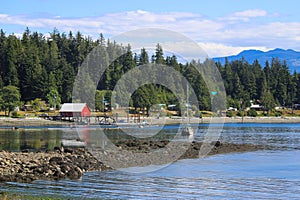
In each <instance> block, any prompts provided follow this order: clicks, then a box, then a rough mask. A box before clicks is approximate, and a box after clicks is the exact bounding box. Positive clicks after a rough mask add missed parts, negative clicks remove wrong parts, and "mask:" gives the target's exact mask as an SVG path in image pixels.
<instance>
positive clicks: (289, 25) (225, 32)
mask: <svg viewBox="0 0 300 200" xmlns="http://www.w3.org/2000/svg"><path fill="white" fill-rule="evenodd" d="M298 5H300V3H299V2H298V1H296V0H285V1H283V0H226V1H225V0H185V1H182V0H151V1H150V0H136V1H134V0H131V1H129V0H111V1H100V0H87V1H75V0H73V1H71V0H26V1H25V0H11V1H3V2H2V3H1V6H0V28H2V29H3V30H4V31H5V32H6V33H7V34H11V33H14V34H16V35H21V34H22V32H23V31H24V30H25V28H26V27H29V29H30V30H31V31H38V32H41V33H44V34H45V35H47V34H49V32H51V31H52V30H53V28H54V27H56V28H57V29H58V30H59V31H60V32H69V31H70V30H71V31H74V32H76V31H80V32H82V33H83V34H85V35H89V36H92V37H93V38H96V37H97V36H98V35H99V33H100V32H102V33H103V34H104V35H105V36H106V37H112V36H115V35H118V34H120V33H123V32H126V31H131V30H135V29H139V28H164V29H168V30H172V31H176V32H178V33H181V34H184V35H185V36H187V37H189V38H191V39H192V40H194V41H196V42H197V43H198V44H199V45H200V46H201V47H202V48H203V49H204V50H205V51H206V52H207V53H208V55H209V56H210V57H215V56H226V55H232V54H237V53H238V52H240V51H242V50H244V49H260V50H269V49H273V48H283V49H289V48H292V49H295V50H300V45H299V42H300V14H299V7H300V6H298Z"/></svg>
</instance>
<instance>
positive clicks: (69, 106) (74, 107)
mask: <svg viewBox="0 0 300 200" xmlns="http://www.w3.org/2000/svg"><path fill="white" fill-rule="evenodd" d="M85 106H87V105H86V103H64V104H63V105H62V107H61V109H60V110H59V112H81V111H82V110H83V108H84V107H85Z"/></svg>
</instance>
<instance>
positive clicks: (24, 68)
mask: <svg viewBox="0 0 300 200" xmlns="http://www.w3.org/2000/svg"><path fill="white" fill-rule="evenodd" d="M94 47H97V48H94ZM94 49H95V51H94ZM92 50H93V51H92ZM88 55H89V56H88ZM87 57H88V59H87ZM84 61H88V62H87V63H84ZM205 62H207V63H209V62H211V61H209V60H207V61H205ZM99 63H101V67H100V68H99V66H98V65H97V64H99ZM150 63H153V64H158V65H167V66H169V67H171V68H173V69H175V70H176V71H178V73H180V74H181V75H183V76H184V77H185V78H186V79H187V80H188V82H189V84H190V87H191V89H192V90H193V91H194V92H195V94H196V97H197V101H198V102H197V104H198V105H199V110H211V109H215V110H223V109H224V108H223V107H220V108H219V107H214V106H212V105H214V104H215V105H219V104H220V102H215V101H216V99H215V98H213V97H212V95H211V94H210V91H211V90H212V89H213V90H218V88H207V85H211V83H212V82H214V80H206V79H205V77H204V76H208V77H210V75H211V74H212V73H214V72H213V71H210V70H206V71H203V73H202V72H201V74H200V73H199V69H202V67H203V65H206V63H204V64H200V63H198V62H195V61H192V62H191V63H187V64H181V63H178V61H177V57H176V56H175V55H173V56H164V52H163V47H162V46H161V45H159V44H157V46H156V50H155V52H154V55H148V53H147V51H146V50H145V49H144V48H143V49H141V52H140V54H134V53H133V52H132V50H131V47H130V46H129V45H128V46H126V47H122V46H121V45H119V44H117V43H116V42H115V41H110V40H105V38H104V36H103V35H102V34H100V35H99V38H98V39H97V40H92V39H91V38H90V37H84V36H83V35H82V34H81V33H80V32H77V33H72V32H69V33H68V34H65V33H60V32H59V31H58V30H56V29H54V30H53V32H52V33H50V37H49V38H46V37H45V36H43V35H42V34H39V33H36V32H33V33H31V32H30V30H29V29H28V28H27V29H26V30H25V31H24V33H23V35H22V37H21V38H17V37H16V36H15V35H13V34H11V35H8V36H6V35H5V32H4V31H3V30H0V89H2V91H3V88H5V90H7V87H8V86H9V87H13V86H14V87H15V88H13V90H16V89H17V90H18V91H19V92H20V94H21V95H20V99H19V100H21V101H24V102H28V101H31V100H34V99H37V98H40V99H41V100H46V101H47V103H49V104H51V106H54V105H55V104H56V106H58V105H59V104H60V103H64V102H71V101H72V98H74V97H75V99H73V100H76V101H85V102H86V103H89V104H93V102H94V101H93V100H92V99H93V98H94V96H95V95H96V97H97V98H100V97H101V95H102V96H103V95H104V94H105V95H106V96H105V98H108V97H109V98H111V91H112V90H114V88H115V86H116V84H117V83H118V81H119V80H120V78H122V77H123V75H124V74H126V73H127V72H129V71H131V70H132V69H134V68H136V67H137V66H138V67H139V66H143V65H149V66H150ZM216 65H217V68H218V69H219V71H220V73H221V76H222V78H223V83H224V85H225V90H226V93H227V100H228V102H227V107H230V106H231V107H234V108H238V109H245V108H246V107H248V106H250V101H251V100H252V101H259V102H260V104H261V105H262V106H263V107H264V109H265V111H271V110H273V108H274V107H275V106H276V105H283V106H289V107H291V106H292V105H293V104H295V103H300V74H297V73H296V72H295V73H293V74H290V72H289V70H288V66H287V65H286V62H285V61H280V60H278V59H276V58H274V59H273V60H272V62H271V63H269V62H266V63H259V62H258V61H257V60H256V61H254V62H253V63H248V62H247V61H246V60H245V59H243V58H242V59H241V60H235V61H232V62H228V61H226V63H225V65H224V66H222V65H221V64H220V63H216ZM86 66H87V67H86ZM91 66H92V67H91ZM107 66H108V68H107V69H106V70H105V71H104V69H105V68H106V67H107ZM78 71H79V72H80V73H82V75H83V76H82V78H81V79H79V80H77V82H76V83H74V82H75V77H76V75H77V73H78ZM136 73H140V72H139V71H136ZM100 74H103V75H102V76H101V78H100ZM135 75H136V76H140V75H141V74H135ZM142 75H143V76H151V75H153V73H144V74H142ZM133 78H134V77H133ZM151 78H152V77H151ZM165 79H167V82H169V83H171V85H170V88H165V87H164V86H162V85H158V84H146V85H143V86H141V87H139V88H138V90H136V91H135V92H134V93H133V94H132V95H131V98H130V102H129V104H130V105H132V106H134V107H136V108H141V107H142V108H146V109H147V110H149V109H150V108H151V107H152V106H153V105H154V104H157V103H163V104H167V105H168V104H174V105H177V108H178V107H180V106H179V102H178V99H177V97H178V96H177V97H176V95H179V96H180V98H182V99H184V95H185V94H184V92H183V91H178V90H176V89H178V88H182V86H181V85H180V84H181V79H182V78H181V77H180V76H177V75H172V76H169V77H168V76H166V77H165ZM153 80H155V77H153ZM86 83H88V84H86ZM132 85H133V86H134V85H137V83H136V82H134V81H133V82H132ZM74 86H75V87H79V88H80V90H79V91H77V92H80V93H81V95H80V94H73V87H74ZM119 87H121V88H120V92H121V93H122V92H124V91H126V90H125V89H126V88H125V86H122V85H121V86H119ZM122 87H123V88H122ZM96 89H97V90H101V91H102V90H103V91H105V92H104V93H103V94H102V93H101V92H100V94H99V93H96ZM5 90H4V91H5ZM172 91H176V92H177V94H173V93H172ZM181 93H182V94H181ZM108 94H110V95H108ZM78 95H79V96H81V97H79V96H78ZM126 95H128V94H126V93H125V92H124V94H123V93H122V95H120V96H117V97H115V98H119V99H116V100H120V102H122V98H124V97H126ZM54 96H56V101H55V102H54V100H53V97H54ZM5 98H7V97H5V96H3V94H2V95H1V101H2V103H1V107H2V110H4V109H6V110H9V111H10V110H12V107H13V106H12V105H7V104H5V103H3V102H4V101H5V100H4V99H5ZM101 98H102V97H101ZM120 98H121V99H120ZM126 98H127V97H126ZM126 98H124V99H126ZM16 99H18V98H16ZM108 100H109V99H108ZM6 101H7V100H6ZM109 101H110V100H109ZM16 102H18V101H16ZM6 103H7V102H6ZM98 103H99V102H97V99H95V103H94V104H95V105H90V106H91V108H96V109H97V110H103V108H102V107H101V106H102V104H98ZM14 105H15V104H14ZM121 106H123V105H121ZM8 107H9V109H8ZM213 107H214V108H213ZM178 109H179V108H178ZM238 114H239V115H241V113H238ZM248 114H249V113H248Z"/></svg>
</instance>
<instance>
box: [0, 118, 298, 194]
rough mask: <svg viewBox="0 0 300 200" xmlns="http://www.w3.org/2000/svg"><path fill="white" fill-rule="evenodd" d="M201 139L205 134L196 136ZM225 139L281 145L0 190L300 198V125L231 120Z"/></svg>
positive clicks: (9, 185) (5, 185) (169, 128)
mask: <svg viewBox="0 0 300 200" xmlns="http://www.w3.org/2000/svg"><path fill="white" fill-rule="evenodd" d="M176 128H177V127H176V126H166V127H165V128H164V131H165V132H167V133H169V134H171V133H172V130H175V129H176ZM206 128H207V127H206V125H201V126H200V130H205V129H206ZM200 132H201V131H200ZM56 134H57V133H56ZM52 137H54V136H52ZM57 138H59V136H57V135H56V137H55V141H56V140H57ZM201 138H202V136H201V134H200V135H198V136H197V138H196V139H197V140H201ZM221 139H222V141H227V142H234V143H252V144H260V145H273V146H276V147H278V149H276V150H272V151H270V150H265V151H256V152H247V153H232V154H223V155H216V156H210V157H206V158H203V159H191V160H180V161H177V162H175V163H173V164H171V165H168V166H167V167H164V168H162V169H160V170H157V171H153V172H150V173H126V172H123V171H116V170H115V171H106V172H90V173H85V174H84V176H83V177H82V179H80V180H75V181H74V180H61V181H34V182H33V183H2V184H1V185H0V190H9V191H13V192H22V193H28V194H37V195H49V196H52V197H53V196H57V197H63V198H69V199H76V198H78V199H89V198H93V199H299V198H300V124H225V125H224V127H223V130H222V135H221ZM50 140H51V139H50ZM51 141H52V140H51ZM20 143H22V141H20ZM52 143H53V141H52ZM145 168H148V170H145ZM151 168H153V166H147V167H143V169H142V171H151ZM131 170H132V171H141V170H140V169H139V168H138V167H137V168H132V169H131Z"/></svg>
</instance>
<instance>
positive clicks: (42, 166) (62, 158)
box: [0, 140, 270, 182]
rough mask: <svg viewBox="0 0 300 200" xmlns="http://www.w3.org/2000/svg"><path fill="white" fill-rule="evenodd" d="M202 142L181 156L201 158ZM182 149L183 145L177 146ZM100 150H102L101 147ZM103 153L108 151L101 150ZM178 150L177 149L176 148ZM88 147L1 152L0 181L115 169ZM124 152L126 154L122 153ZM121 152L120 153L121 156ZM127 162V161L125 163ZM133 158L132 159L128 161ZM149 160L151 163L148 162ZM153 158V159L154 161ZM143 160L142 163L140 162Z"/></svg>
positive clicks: (223, 147) (135, 147)
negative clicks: (46, 150)
mask: <svg viewBox="0 0 300 200" xmlns="http://www.w3.org/2000/svg"><path fill="white" fill-rule="evenodd" d="M168 143H169V141H167V140H165V141H147V142H146V141H138V140H127V141H119V142H118V144H117V146H118V148H119V151H125V150H127V152H136V151H138V152H150V151H153V150H159V149H166V148H165V146H166V145H167V144H168ZM202 145H203V144H202V143H201V142H192V143H189V145H188V146H187V148H186V150H185V152H184V153H183V154H181V156H180V157H179V159H188V158H199V150H200V149H201V146H202ZM213 145H214V146H213V148H212V149H211V150H210V152H209V153H208V155H216V154H223V153H234V152H247V151H257V150H266V149H270V147H268V146H262V145H251V144H227V143H221V142H216V143H215V144H213ZM176 149H180V148H176ZM99 152H100V151H99ZM101 152H102V154H103V155H104V154H106V155H107V152H105V151H101ZM115 153H116V154H115V155H113V154H109V155H108V156H106V157H110V159H114V160H118V161H119V162H122V164H123V165H124V166H126V167H130V166H141V165H149V164H153V162H152V161H153V160H152V161H151V160H150V161H145V162H144V161H143V158H142V157H141V158H139V159H140V160H139V163H134V162H131V161H130V160H129V158H130V156H131V155H133V154H132V153H131V154H130V155H126V156H128V157H126V156H125V157H124V154H119V152H118V151H117V152H115ZM175 154H176V152H175ZM95 155H96V154H94V152H93V154H91V153H90V152H89V151H88V150H87V149H85V148H75V149H74V148H65V149H63V148H56V149H55V150H54V151H48V152H8V151H1V152H0V181H1V182H32V181H34V180H60V179H67V178H68V179H79V178H80V177H81V176H82V175H83V173H84V172H90V171H103V170H109V169H112V168H111V167H110V166H107V165H105V164H104V163H107V162H105V161H103V162H101V161H100V160H99V158H104V157H98V156H96V157H97V158H98V159H96V158H95V157H94V156H95ZM122 155H123V157H121V156H122ZM160 155H161V156H156V158H155V159H156V160H155V163H154V164H164V163H168V159H166V154H164V153H160ZM118 156H119V157H118ZM167 156H168V155H167ZM126 162H127V163H126ZM129 162H130V163H129ZM149 162H150V163H149ZM151 162H152V163H151ZM141 163H142V164H141Z"/></svg>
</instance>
